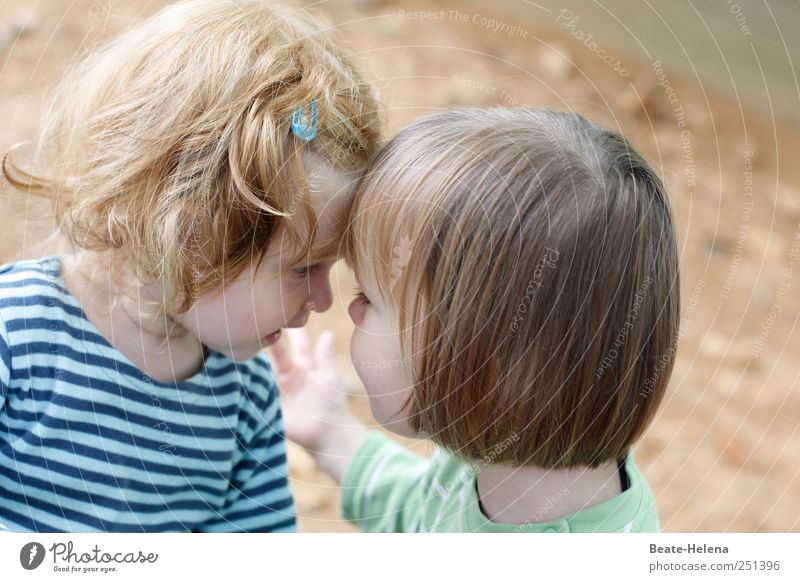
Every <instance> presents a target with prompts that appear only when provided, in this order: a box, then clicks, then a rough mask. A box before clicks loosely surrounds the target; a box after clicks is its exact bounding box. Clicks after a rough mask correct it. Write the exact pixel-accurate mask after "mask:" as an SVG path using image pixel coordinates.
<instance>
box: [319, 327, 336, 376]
mask: <svg viewBox="0 0 800 582" xmlns="http://www.w3.org/2000/svg"><path fill="white" fill-rule="evenodd" d="M334 338H335V336H334V333H333V332H332V331H331V330H329V329H326V330H325V331H323V332H322V333H321V334H320V336H319V339H317V345H316V346H315V348H314V356H315V357H316V360H317V365H319V366H321V367H325V368H333V367H335V366H336V357H335V355H334V349H333V340H334Z"/></svg>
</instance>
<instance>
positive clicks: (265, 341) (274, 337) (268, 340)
mask: <svg viewBox="0 0 800 582" xmlns="http://www.w3.org/2000/svg"><path fill="white" fill-rule="evenodd" d="M280 337H281V330H278V331H273V332H272V333H271V334H269V335H265V336H264V337H263V338H261V344H262V345H263V346H270V345H272V344H274V343H275V342H276V341H278V340H279V339H280Z"/></svg>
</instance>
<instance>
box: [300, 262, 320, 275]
mask: <svg viewBox="0 0 800 582" xmlns="http://www.w3.org/2000/svg"><path fill="white" fill-rule="evenodd" d="M317 269H319V263H315V264H313V265H308V266H306V267H300V268H299V269H294V272H295V273H296V274H297V275H299V276H301V277H306V276H308V275H310V274H311V273H313V272H314V271H316V270H317Z"/></svg>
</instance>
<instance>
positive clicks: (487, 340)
mask: <svg viewBox="0 0 800 582" xmlns="http://www.w3.org/2000/svg"><path fill="white" fill-rule="evenodd" d="M351 212H352V214H351V221H350V227H349V229H348V234H347V242H346V244H347V251H346V253H347V257H346V258H347V260H348V263H350V264H351V266H352V267H353V268H354V269H355V272H356V276H357V277H359V278H360V277H362V276H366V277H369V278H370V279H371V280H373V281H375V282H376V284H377V287H378V289H379V290H380V293H381V296H382V297H383V298H384V299H386V300H387V301H389V303H390V304H391V305H393V306H394V307H395V308H396V310H397V313H398V317H399V324H400V330H401V346H402V348H403V353H404V359H405V362H406V364H407V366H408V369H409V370H410V373H411V376H412V382H413V391H412V396H411V398H410V399H409V401H408V402H407V404H406V406H407V410H408V412H409V413H410V422H411V426H412V428H413V429H414V430H415V431H416V432H417V433H419V434H420V435H425V436H428V437H430V438H431V439H433V440H434V441H435V442H437V443H438V444H440V445H442V446H444V447H446V448H448V449H450V450H452V451H453V452H455V453H456V454H458V455H460V456H461V457H462V458H464V459H467V460H469V461H483V462H492V463H505V464H512V465H515V466H524V465H535V466H540V467H546V468H572V467H579V466H590V467H597V466H599V465H600V464H602V463H604V462H606V461H609V460H612V459H615V458H617V457H619V456H620V455H623V454H624V453H625V452H626V451H627V450H628V448H629V447H630V446H631V445H632V444H633V443H634V442H635V441H636V440H637V439H638V438H639V437H640V436H641V435H642V433H643V431H644V430H645V428H646V427H647V426H648V425H649V423H650V422H651V421H652V419H653V416H654V414H655V412H656V410H657V408H658V406H659V403H660V402H661V400H662V397H663V396H664V392H665V389H666V386H667V382H668V379H669V376H670V372H671V370H672V365H673V361H674V355H675V346H676V340H677V334H678V324H679V280H678V253H677V245H676V240H675V232H674V226H673V219H672V214H671V211H670V206H669V202H668V199H667V194H666V192H665V189H664V185H663V184H662V182H661V180H660V179H659V178H658V176H657V175H656V174H655V172H654V171H653V170H652V169H651V168H650V166H649V165H648V164H647V163H646V162H645V161H644V159H643V158H642V156H641V155H640V154H639V153H638V152H637V151H636V150H635V149H634V148H633V146H632V145H631V144H630V143H629V142H628V141H627V140H626V139H625V138H623V137H621V136H620V135H619V134H617V133H614V132H612V131H609V130H607V129H604V128H602V127H599V126H598V125H595V124H594V123H592V122H590V121H588V120H586V119H584V118H583V117H581V116H580V115H576V114H573V113H559V112H553V111H546V110H541V109H532V108H525V109H508V108H491V109H476V108H460V109H455V110H451V111H446V112H442V113H437V114H434V115H431V116H428V117H425V118H422V119H420V120H418V121H416V122H414V123H412V124H411V125H410V126H408V127H406V128H405V129H403V130H401V131H400V132H399V133H398V134H397V135H395V136H394V137H393V138H392V139H391V140H390V141H389V143H388V144H387V145H386V146H385V147H384V149H383V150H381V151H380V152H379V154H378V155H377V156H376V157H375V158H374V160H373V161H372V163H371V165H370V167H369V169H368V171H367V172H366V173H365V175H364V176H363V178H362V179H361V181H360V183H359V185H358V187H357V189H356V193H355V201H354V205H353V207H352V211H351Z"/></svg>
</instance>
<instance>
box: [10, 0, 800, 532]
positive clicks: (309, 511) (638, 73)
mask: <svg viewBox="0 0 800 582" xmlns="http://www.w3.org/2000/svg"><path fill="white" fill-rule="evenodd" d="M495 4H496V5H497V6H495ZM162 5H163V2H161V1H158V2H150V3H148V4H147V5H146V6H145V5H144V4H143V3H140V2H134V1H133V0H118V1H114V0H109V1H95V2H91V1H89V0H76V1H74V2H70V3H69V7H68V8H67V3H66V2H49V1H48V2H35V3H32V2H29V1H23V0H6V1H5V2H0V63H2V65H0V119H1V120H2V124H1V125H0V148H2V151H3V152H4V151H5V150H6V148H7V147H8V146H9V145H10V144H12V143H16V142H18V141H22V140H25V139H28V138H30V137H31V135H32V133H31V132H32V131H33V130H34V128H35V127H36V123H37V116H38V113H39V111H40V109H41V99H42V96H43V95H44V94H45V93H46V92H47V91H48V90H49V89H51V88H52V86H53V85H54V83H56V82H57V80H58V78H59V76H60V75H61V74H62V73H63V71H64V68H65V67H66V66H67V65H68V63H69V62H70V61H71V60H72V59H74V58H75V56H76V55H77V54H79V53H80V52H81V51H83V50H86V48H87V47H90V46H92V45H93V44H94V43H96V42H97V41H98V40H101V39H104V38H107V37H108V36H110V35H113V34H115V33H117V32H118V31H120V30H124V29H125V28H126V27H127V26H129V25H130V24H132V23H134V22H136V21H138V20H139V19H141V18H143V17H145V16H147V15H149V14H151V13H153V12H154V11H156V10H157V9H158V8H159V7H160V6H162ZM465 6H466V5H465V4H463V3H456V2H444V1H435V0H434V1H428V2H412V1H395V2H375V1H373V2H370V1H361V2H352V3H343V2H336V3H335V2H323V3H321V4H319V5H318V6H317V7H316V8H315V10H316V11H317V12H318V13H319V14H321V15H322V16H323V17H324V18H325V19H326V20H327V21H328V22H329V23H331V25H332V26H334V27H335V28H337V29H339V32H340V33H341V35H342V37H343V38H345V39H347V41H348V42H349V46H350V50H351V52H352V54H354V55H355V56H356V57H357V58H358V59H359V60H360V61H361V62H362V63H363V65H364V66H365V67H366V68H367V70H368V71H369V72H370V75H371V76H372V78H373V79H374V80H375V81H376V83H377V84H378V86H379V87H380V89H381V92H382V95H383V99H384V102H385V105H386V118H387V122H388V128H389V131H390V132H393V131H396V130H397V129H398V128H399V127H401V126H402V125H403V124H405V123H407V122H408V121H410V120H412V119H414V118H416V117H418V116H419V115H421V114H424V113H426V112H429V111H432V110H436V109H439V108H443V107H448V106H452V105H456V104H472V105H492V104H504V105H510V106H516V105H522V104H526V105H539V106H553V107H557V108H560V109H566V108H570V109H574V110H577V111H579V112H581V113H583V114H585V115H587V116H589V117H591V118H593V119H595V120H598V121H601V122H603V123H605V124H608V125H610V126H612V127H615V128H617V129H619V130H620V131H622V132H623V133H625V134H626V135H627V136H629V137H630V138H631V139H632V141H633V142H634V143H635V144H636V145H637V146H638V147H639V148H641V150H642V151H643V152H645V154H646V155H647V156H648V157H649V158H650V159H651V160H652V161H653V162H654V164H656V165H657V166H658V167H659V170H660V172H661V173H662V175H663V176H664V177H665V179H666V181H667V183H668V185H669V188H670V192H671V195H672V198H673V201H674V205H675V208H676V214H677V217H678V224H679V230H680V233H679V234H680V245H681V261H682V285H683V287H682V293H683V295H682V297H683V319H682V326H681V336H682V337H681V342H680V347H679V353H678V359H677V364H676V367H675V371H674V374H673V377H672V381H671V385H670V391H669V394H668V396H667V398H666V400H665V402H664V406H663V408H662V410H661V412H660V414H659V416H658V418H657V420H656V422H655V423H654V424H653V426H652V427H651V428H650V430H649V431H648V432H647V434H646V435H645V437H644V439H643V440H642V441H641V442H640V443H639V444H638V446H637V447H636V456H637V461H638V463H639V465H640V466H641V467H642V469H643V471H644V472H645V474H646V476H647V477H648V479H649V481H650V483H651V485H652V488H653V490H654V493H655V496H656V499H657V503H658V507H659V513H660V516H661V522H662V526H663V529H664V530H666V531H800V517H798V516H800V477H799V476H798V469H797V466H798V460H800V435H798V430H797V426H798V417H799V416H800V414H799V413H800V388H799V387H798V374H800V367H799V366H798V364H797V354H798V350H799V349H800V334H798V332H797V330H796V325H797V319H798V314H800V310H798V307H799V305H798V304H799V303H800V300H799V299H798V297H799V294H798V292H797V287H798V285H800V280H798V272H799V271H800V260H799V259H798V251H800V165H798V164H796V163H795V161H794V159H793V158H792V153H794V152H797V151H799V150H798V147H799V146H800V135H798V132H797V131H796V130H792V129H791V127H790V124H786V123H783V122H782V121H781V120H780V119H773V118H771V117H770V116H764V115H763V114H761V113H759V114H756V113H754V112H751V111H749V110H747V109H743V108H741V107H740V106H739V104H738V103H737V101H736V99H735V98H732V97H730V96H721V95H717V94H715V93H714V92H713V91H710V90H708V89H707V88H706V87H705V86H704V85H703V84H702V83H701V82H700V81H701V80H702V75H700V76H699V78H698V77H695V78H694V80H692V77H688V76H687V77H684V78H682V77H681V76H680V75H679V74H677V72H675V71H671V70H667V71H665V72H664V73H663V75H660V74H659V73H658V72H657V71H655V70H654V69H653V68H652V67H650V66H649V64H648V63H647V62H640V63H637V62H634V61H632V60H627V59H625V58H624V57H625V55H622V54H619V55H613V56H614V57H615V58H618V59H620V64H619V65H617V69H619V67H620V66H622V67H624V68H625V70H626V72H627V75H624V76H623V75H621V74H620V71H619V70H614V64H612V65H611V66H609V65H607V64H605V63H604V62H603V61H602V60H601V59H600V58H599V56H598V54H597V53H596V52H595V51H594V50H592V49H590V48H589V47H587V46H586V44H585V43H582V42H580V41H579V39H577V38H576V37H575V34H574V31H570V30H568V29H566V28H564V29H562V30H558V29H557V28H553V27H552V26H551V27H541V26H539V22H538V20H537V18H536V17H535V15H534V14H533V12H531V13H530V16H527V15H526V14H527V13H526V12H525V11H524V10H522V9H520V8H519V6H516V7H515V9H514V10H513V11H505V10H503V9H502V6H504V4H503V3H493V4H492V6H491V7H489V6H486V7H483V8H482V12H481V14H480V16H485V17H487V18H493V19H495V20H497V21H499V22H501V23H505V24H506V25H507V26H506V27H504V28H502V29H499V30H496V31H493V30H491V29H490V28H489V26H488V24H486V23H482V22H481V21H480V19H477V21H476V20H475V18H474V17H475V16H476V14H477V13H476V12H474V11H468V10H466V9H465ZM420 10H422V11H442V10H443V11H444V13H443V18H440V19H436V18H435V17H431V18H430V19H427V20H425V21H420V20H419V19H418V18H417V17H411V16H409V13H410V12H412V11H420ZM448 11H455V12H454V13H453V14H454V15H453V16H451V13H450V12H448ZM512 26H516V27H518V29H519V32H514V33H512V31H511V27H512ZM581 27H582V28H584V29H589V27H591V22H589V21H584V22H582V23H581ZM611 53H612V51H611V50H608V51H607V54H611ZM659 83H662V84H661V85H660V84H659ZM667 85H668V86H669V87H671V88H672V90H673V91H674V94H675V98H674V102H673V103H670V102H669V100H668V95H667V92H666V86H667ZM677 108H682V111H683V114H682V115H683V117H681V115H680V114H676V109H677ZM681 121H683V122H684V123H685V126H680V125H679V123H680V122H681ZM682 147H683V150H682V149H681V148H682ZM748 173H751V175H750V174H748ZM751 203H752V204H751ZM0 210H1V211H2V216H3V228H2V229H0V260H2V262H5V261H9V260H15V259H18V258H23V257H24V258H27V257H34V256H38V255H40V254H42V252H44V251H45V250H46V249H42V247H41V246H38V243H39V242H40V241H41V240H42V239H43V238H44V234H46V231H47V229H48V228H49V219H48V213H47V207H46V205H45V204H43V203H42V202H41V201H37V200H27V199H25V198H24V197H23V196H22V195H21V194H19V193H17V192H15V191H13V190H12V189H11V188H10V187H9V186H8V184H6V183H4V182H2V181H0ZM334 286H335V290H336V293H337V295H338V298H339V300H338V302H337V304H336V305H335V307H334V308H333V309H332V310H331V311H330V312H328V313H327V314H324V315H322V316H319V317H316V318H315V319H314V321H313V323H312V324H311V329H312V331H314V332H318V331H319V330H321V329H324V328H332V329H334V330H335V331H336V332H337V334H338V338H337V355H338V357H339V360H340V361H341V365H342V371H343V373H344V374H345V377H346V385H347V388H348V390H349V391H350V392H351V393H352V397H351V401H352V405H353V407H354V408H355V410H356V411H357V413H358V414H359V415H360V416H361V417H362V418H363V419H364V420H365V421H367V422H371V421H370V418H369V415H368V407H367V405H366V400H365V397H364V395H363V391H362V389H361V387H360V385H359V384H358V381H357V377H356V376H355V374H354V372H353V369H352V367H351V366H349V363H348V356H347V352H348V337H349V332H350V330H351V324H350V322H349V319H348V318H347V314H346V305H347V302H348V301H349V298H350V295H351V294H352V286H353V280H352V278H351V276H350V274H349V273H347V272H346V271H345V270H344V269H338V270H337V271H336V273H335V277H334ZM407 444H409V445H411V446H414V447H415V448H416V449H418V450H420V451H421V452H425V451H427V450H429V446H428V445H427V444H426V443H407ZM290 460H291V477H292V486H293V488H294V491H295V495H296V500H297V505H298V510H299V512H300V528H301V530H303V531H354V529H353V528H352V527H351V526H349V525H348V524H345V523H343V522H342V521H341V520H340V519H339V517H338V505H337V504H338V491H337V488H336V487H335V486H334V484H333V483H332V481H330V480H329V479H328V478H327V477H325V476H324V475H323V474H322V473H321V472H320V471H319V470H318V469H317V468H316V467H315V465H314V463H313V462H312V461H311V460H310V458H309V457H308V456H307V455H306V454H305V453H304V452H303V451H301V450H298V449H297V448H294V447H293V448H291V450H290Z"/></svg>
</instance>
